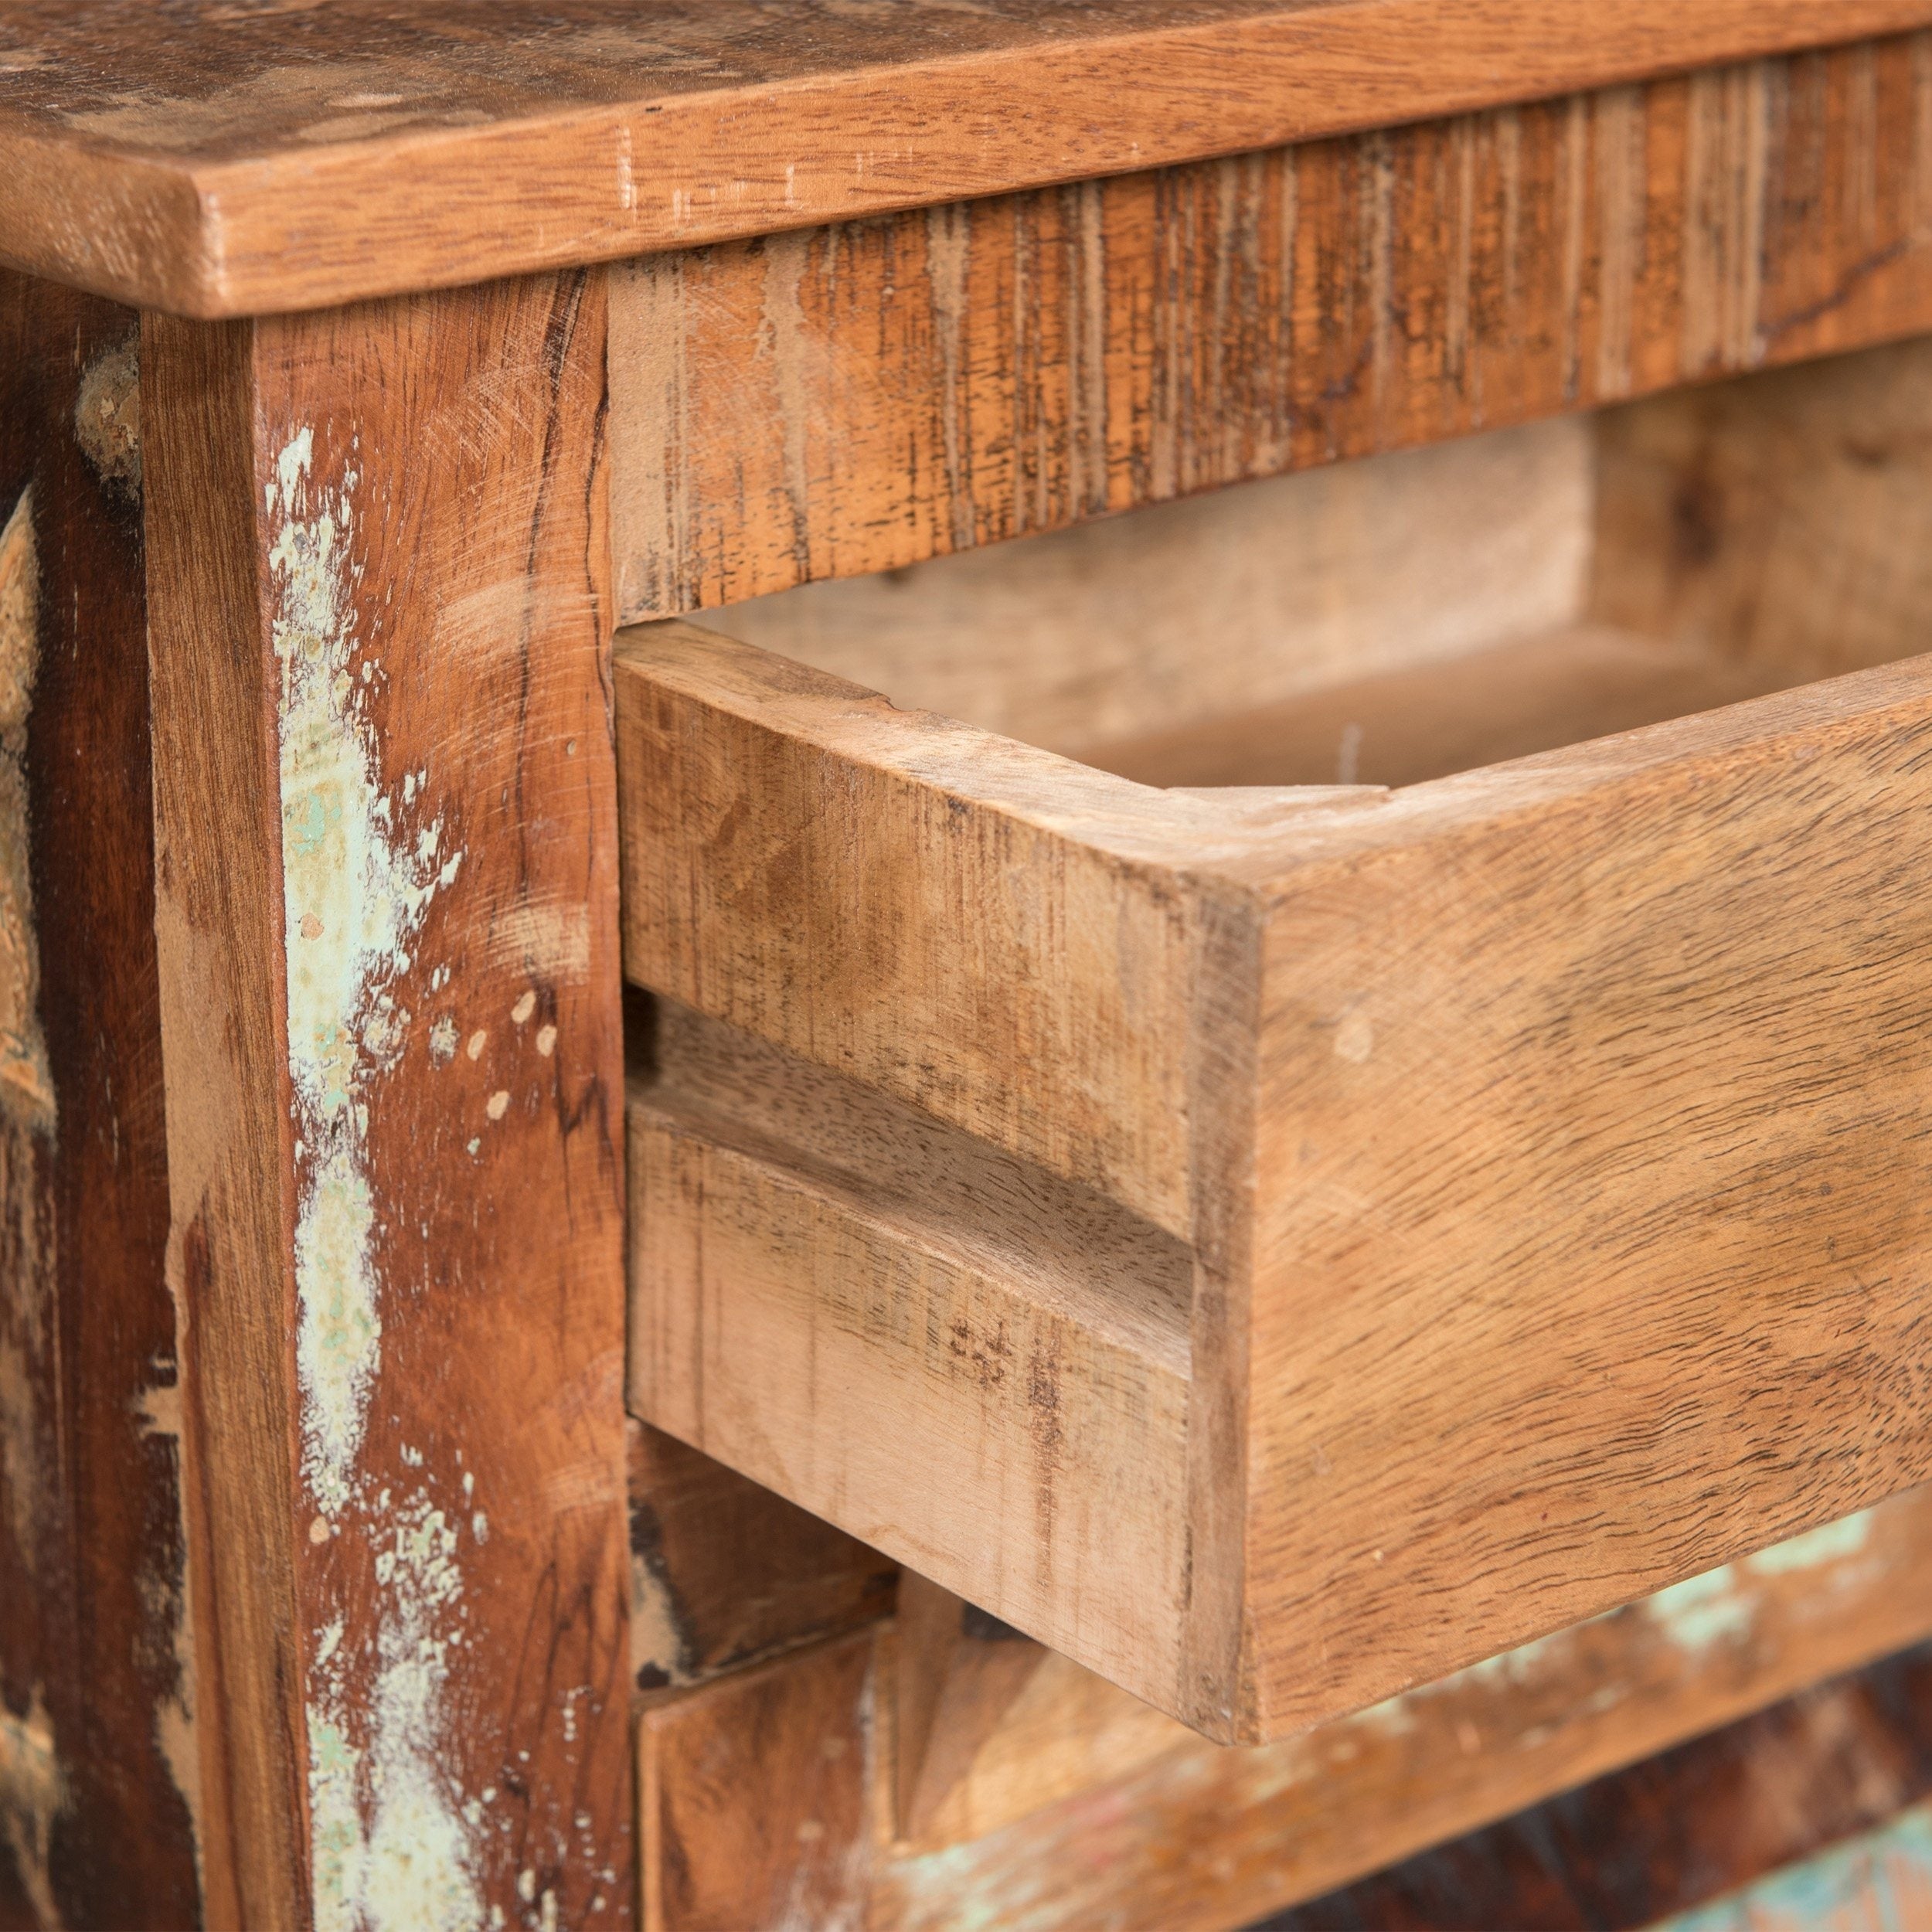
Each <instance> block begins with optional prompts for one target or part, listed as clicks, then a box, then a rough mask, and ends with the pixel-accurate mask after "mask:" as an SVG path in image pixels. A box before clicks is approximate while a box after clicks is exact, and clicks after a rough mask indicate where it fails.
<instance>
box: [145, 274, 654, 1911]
mask: <svg viewBox="0 0 1932 1932" xmlns="http://www.w3.org/2000/svg"><path fill="white" fill-rule="evenodd" d="M603 342H604V315H603V308H602V298H601V290H600V285H599V284H597V282H596V281H594V280H586V279H585V278H583V277H563V278H560V279H556V280H542V281H535V282H532V283H529V284H519V285H516V286H514V287H493V288H488V289H484V290H481V291H471V292H468V293H464V294H458V295H454V296H450V297H447V298H436V299H429V300H424V301H406V302H399V303H395V304H389V305H386V306H383V307H376V308H362V309H354V310H348V311H339V312H336V313H333V314H331V315H326V316H323V317H319V318H315V319H313V320H311V319H307V318H281V319H278V320H275V321H264V322H260V323H257V324H251V325H228V326H226V327H224V328H219V329H209V328H202V327H200V326H199V325H187V324H179V323H174V322H171V321H167V320H166V319H165V318H149V320H148V322H147V323H146V324H145V333H144V345H143V356H144V367H145V368H146V369H148V371H149V372H150V375H151V392H150V402H151V408H150V418H151V420H150V423H149V425H148V454H149V464H148V488H149V503H148V519H149V527H150V543H151V549H150V560H149V561H150V586H151V602H152V605H153V611H154V636H153V650H152V678H153V689H154V693H155V715H156V772H157V798H158V812H159V820H160V841H159V854H160V856H159V864H160V893H161V914H160V924H161V933H162V983H163V988H164V993H165V1005H164V1021H165V1032H164V1039H165V1047H166V1064H167V1070H168V1131H169V1149H170V1158H171V1163H172V1165H171V1175H170V1179H171V1182H172V1187H173V1189H174V1198H175V1233H176V1239H177V1243H178V1251H179V1256H180V1263H179V1270H180V1271H179V1284H178V1285H179V1291H180V1292H181V1293H182V1294H183V1296H184V1297H185V1301H186V1308H187V1320H188V1324H189V1336H190V1340H191V1344H192V1346H191V1350H190V1354H189V1359H188V1362H187V1365H186V1366H187V1370H188V1389H189V1412H190V1416H191V1420H192V1424H193V1428H194V1430H195V1432H196V1433H195V1434H193V1435H191V1448H192V1450H193V1451H194V1452H195V1456H196V1466H197V1468H198V1470H199V1475H198V1478H197V1488H196V1492H195V1494H196V1501H197V1504H198V1506H199V1511H200V1512H201V1522H202V1539H201V1544H200V1548H201V1552H202V1558H203V1563H202V1568H201V1569H200V1570H198V1572H197V1574H196V1605H197V1615H198V1617H199V1618H200V1619H201V1620H202V1621H201V1628H202V1637H203V1642H204V1651H203V1654H204V1655H209V1654H212V1655H213V1658H214V1662H215V1667H216V1668H217V1669H218V1671H219V1683H220V1689H221V1696H222V1699H223V1704H222V1706H221V1708H220V1709H219V1712H218V1713H213V1714H212V1715H213V1717H214V1721H213V1723H209V1724H207V1725H205V1726H204V1736H205V1738H206V1740H207V1745H206V1749H205V1750H204V1763H205V1764H206V1765H207V1766H208V1767H209V1774H210V1781H211V1782H213V1781H216V1778H217V1777H219V1778H222V1779H224V1780H225V1781H226V1783H225V1786H224V1788H225V1790H226V1794H227V1796H226V1804H227V1806H228V1815H227V1816H226V1818H225V1820H224V1821H223V1825H224V1828H225V1835H216V1833H215V1832H214V1831H213V1827H212V1826H211V1847H210V1853H209V1862H210V1866H211V1869H221V1870H224V1871H226V1872H227V1873H228V1875H229V1876H228V1880H227V1882H228V1883H229V1885H230V1886H231V1887H232V1901H231V1902H232V1906H233V1910H232V1914H231V1916H233V1917H235V1918H238V1919H240V1920H242V1921H243V1922H245V1923H247V1924H249V1925H250V1926H251V1927H253V1926H261V1927H270V1926H279V1925H283V1924H304V1923H310V1922H311V1921H312V1922H313V1923H315V1924H316V1925H317V1926H318V1927H322V1928H328V1927H346V1926H349V1925H352V1924H356V1923H362V1921H363V1920H364V1919H365V1918H367V1919H369V1920H372V1921H381V1922H392V1923H413V1924H421V1925H426V1926H450V1927H454V1926H457V1925H468V1924H471V1923H478V1922H480V1921H481V1920H484V1919H485V1917H488V1916H491V1915H492V1914H495V1913H501V1914H502V1916H503V1918H504V1919H505V1920H506V1921H507V1922H509V1923H517V1924H522V1923H530V1924H536V1923H539V1921H540V1920H548V1919H549V1918H552V1917H554V1918H555V1919H556V1920H558V1921H559V1922H561V1923H579V1922H582V1921H585V1920H588V1919H589V1918H590V1915H591V1914H592V1913H599V1914H602V1913H608V1915H609V1917H608V1922H611V1923H621V1921H622V1920H624V1917H626V1915H627V1913H628V1910H629V1909H630V1892H631V1886H630V1879H629V1869H630V1859H629V1853H628V1839H629V1829H630V1819H629V1815H628V1814H629V1806H628V1798H627V1794H626V1788H625V1787H626V1781H627V1767H628V1761H629V1753H628V1736H627V1724H628V1656H627V1651H626V1641H625V1630H624V1597H625V1578H626V1557H625V1543H624V1440H623V1433H622V1430H623V1423H622V1409H621V1372H622V1366H621V1364H622V1338H623V1302H622V1290H621V1203H622V1175H621V1151H620V1150H621V1134H622V1124H621V1083H622V1078H623V1073H622V1039H621V995H620V988H619V980H618V972H617V953H616V923H615V890H614V872H615V865H616V853H615V851H614V834H615V811H614V794H613V784H614V780H613V775H612V769H611V733H610V719H609V668H608V661H607V648H608V634H609V630H608V627H609V621H610V606H609V602H608V598H607V593H606V590H605V587H604V576H603V572H604V557H605V554H606V553H605V546H604V524H603V506H602V500H601V495H600V474H601V463H602V444H601V438H602V397H603V381H602V375H603ZM506 1365H510V1366H508V1367H506Z"/></svg>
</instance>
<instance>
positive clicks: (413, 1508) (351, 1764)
mask: <svg viewBox="0 0 1932 1932" xmlns="http://www.w3.org/2000/svg"><path fill="white" fill-rule="evenodd" d="M459 1539H460V1531H459V1529H458V1528H457V1526H456V1525H454V1524H453V1523H452V1522H451V1521H450V1520H449V1519H448V1517H447V1515H446V1514H445V1513H444V1511H443V1510H442V1509H440V1508H439V1507H437V1504H436V1502H435V1501H434V1498H433V1497H432V1496H431V1495H430V1492H429V1491H428V1489H427V1488H423V1489H420V1490H418V1491H417V1492H416V1493H415V1494H414V1495H413V1496H412V1497H410V1498H409V1499H408V1500H406V1502H402V1503H400V1504H399V1505H396V1506H395V1507H393V1509H390V1510H389V1512H388V1515H387V1518H386V1528H385V1533H384V1536H383V1541H382V1543H381V1544H380V1546H379V1549H378V1551H377V1554H376V1562H375V1574H376V1584H377V1587H378V1590H379V1593H380V1599H381V1601H382V1604H383V1617H382V1619H381V1622H380V1625H379V1631H378V1634H377V1637H376V1665H377V1668H376V1681H375V1686H374V1690H373V1693H372V1696H371V1697H370V1698H369V1703H368V1709H367V1710H366V1712H364V1711H361V1710H358V1709H356V1707H355V1699H354V1697H353V1696H352V1693H351V1689H350V1685H349V1682H348V1670H349V1665H350V1663H351V1662H352V1661H353V1660H352V1658H350V1657H349V1655H348V1654H347V1653H346V1652H345V1651H344V1650H343V1648H342V1639H343V1634H344V1633H343V1626H342V1623H341V1622H340V1621H339V1620H338V1621H335V1622H334V1623H332V1624H330V1625H328V1627H327V1628H325V1629H324V1630H323V1631H321V1632H320V1633H319V1634H318V1642H317V1645H316V1650H315V1662H314V1665H313V1666H312V1668H311V1681H312V1683H313V1684H314V1685H315V1686H316V1688H317V1690H318V1693H319V1694H316V1695H312V1696H311V1703H310V1708H309V1801H310V1806H311V1812H312V1814H313V1817H314V1820H315V1824H314V1834H315V1925H316V1932H362V1928H367V1932H467V1929H468V1928H469V1927H474V1926H475V1925H476V1924H478V1923H479V1921H480V1920H481V1916H482V1910H483V1907H482V1901H481V1896H480V1895H479V1893H478V1886H477V1880H476V1875H475V1870H474V1864H475V1859H474V1843H475V1834H476V1832H478V1830H479V1829H480V1828H481V1827H482V1825H483V1822H484V1820H483V1815H482V1813H481V1808H480V1806H479V1805H478V1801H475V1800H471V1801H470V1803H469V1804H468V1805H465V1806H464V1807H462V1808H461V1809H460V1810H459V1808H458V1804H457V1794H455V1793H454V1791H452V1790H451V1788H450V1785H449V1781H448V1778H447V1773H446V1770H445V1769H444V1760H445V1758H446V1755H447V1752H446V1742H445V1739H444V1726H443V1718H442V1706H443V1701H444V1690H445V1688H446V1686H447V1684H448V1682H449V1675H450V1654H451V1651H452V1650H454V1649H455V1648H457V1647H458V1646H459V1645H460V1644H461V1631H459V1630H458V1629H457V1627H456V1625H457V1617H456V1613H457V1611H459V1610H460V1607H461V1597H462V1594H463V1578H462V1573H461V1569H460V1567H459V1566H458V1564H457V1545H458V1542H459ZM359 1723H360V1724H362V1725H365V1726H366V1730H367V1733H368V1742H367V1743H366V1745H359V1744H358V1743H356V1742H355V1730H356V1729H357V1728H358V1726H359ZM471 1812H474V1816H471V1815H469V1814H470V1813H471ZM365 1818H366V1819H367V1823H366V1825H365Z"/></svg>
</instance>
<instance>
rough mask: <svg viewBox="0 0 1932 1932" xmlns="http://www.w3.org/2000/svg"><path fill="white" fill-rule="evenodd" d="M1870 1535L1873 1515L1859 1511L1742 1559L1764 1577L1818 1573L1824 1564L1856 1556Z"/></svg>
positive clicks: (1746, 1565) (1869, 1512)
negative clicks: (1803, 1571)
mask: <svg viewBox="0 0 1932 1932" xmlns="http://www.w3.org/2000/svg"><path fill="white" fill-rule="evenodd" d="M1871 1535H1872V1512H1871V1511H1870V1510H1869V1509H1861V1510H1859V1512H1857V1513H1856V1514H1855V1515H1850V1516H1842V1517H1840V1518H1839V1519H1838V1521H1837V1522H1828V1523H1821V1524H1820V1525H1819V1526H1818V1528H1817V1529H1808V1530H1807V1531H1805V1532H1804V1535H1803V1536H1793V1537H1791V1539H1789V1540H1788V1541H1787V1542H1784V1543H1774V1544H1773V1545H1772V1546H1770V1549H1760V1551H1759V1552H1758V1553H1757V1555H1756V1556H1749V1557H1747V1558H1746V1559H1745V1567H1746V1568H1747V1569H1748V1570H1756V1571H1757V1573H1758V1574H1759V1575H1760V1576H1764V1577H1781V1576H1785V1575H1787V1574H1789V1573H1791V1571H1793V1570H1818V1569H1821V1568H1823V1566H1825V1564H1827V1563H1842V1562H1844V1561H1845V1560H1846V1559H1847V1558H1848V1557H1851V1556H1856V1555H1857V1554H1858V1553H1859V1551H1860V1550H1861V1549H1863V1548H1864V1547H1865V1546H1866V1543H1868V1542H1869V1541H1870V1539H1871Z"/></svg>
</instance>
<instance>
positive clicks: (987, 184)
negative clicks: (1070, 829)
mask: <svg viewBox="0 0 1932 1932" xmlns="http://www.w3.org/2000/svg"><path fill="white" fill-rule="evenodd" d="M1929 18H1932V16H1929V15H1928V9H1927V6H1926V5H1925V4H1924V0H1832V5H1831V6H1830V7H1829V8H1828V9H1825V8H1821V7H1820V6H1818V5H1816V4H1815V0H1696V4H1695V5H1690V6H1681V5H1680V6H1668V5H1665V4H1663V3H1662V0H1627V4H1625V5H1623V6H1621V7H1620V8H1618V9H1615V10H1614V12H1604V11H1603V10H1601V9H1598V10H1595V11H1593V12H1591V13H1590V14H1589V15H1587V17H1586V16H1584V15H1580V14H1579V12H1577V9H1575V7H1573V6H1572V5H1568V4H1566V0H1481V3H1480V4H1477V5H1470V4H1467V3H1466V0H1461V3H1458V0H1398V3H1396V4H1391V0H1327V3H1326V4H1323V5H1310V4H1308V3H1307V0H1299V3H1298V0H1272V4H1270V3H1269V0H1184V4H1179V5H1177V4H1175V0H1105V4H1101V5H1084V6H1081V7H1080V8H1077V9H1070V8H1061V7H1055V6H1052V5H1043V4H1041V0H988V4H985V5H974V6H972V7H971V8H960V7H957V6H953V5H946V4H944V0H887V3H886V4H885V5H880V6H876V7H868V8H866V9H862V10H861V11H859V12H849V11H845V12H842V11H841V10H839V9H827V8H824V7H820V6H815V5H811V4H809V0H780V3H779V4H772V3H771V0H726V4H723V5H699V4H696V0H647V3H646V4H638V0H568V4H565V5H556V4H550V5H539V4H537V0H513V4H509V5H495V6H493V7H492V8H491V9H490V10H489V13H488V17H487V21H486V22H479V21H478V19H477V18H476V17H475V16H474V13H473V12H471V10H469V9H465V8H464V7H463V6H461V5H460V4H457V3H456V0H351V3H350V4H347V5H335V6H332V7H329V8H328V9H308V8H298V9H293V10H291V9H272V10H270V11H267V12H262V11H260V10H258V9H236V8H235V7H233V6H229V5H222V4H219V0H188V4H185V5H175V6H172V7H170V8H169V9H168V11H167V12H166V13H165V15H157V14H156V13H155V11H154V10H153V9H151V7H149V6H148V5H145V4H142V0H88V3H87V4H86V5H81V6H79V7H71V6H60V5H55V4H53V0H8V4H7V5H6V6H5V9H4V10H3V11H0V73H4V74H5V79H6V82H7V87H6V92H5V97H4V102H3V104H0V162H4V164H5V165H4V168H3V169H0V179H4V180H5V183H6V187H5V191H4V192H0V255H4V256H5V257H6V258H7V259H9V260H12V261H13V262H15V263H16V264H19V265H20V266H22V267H26V268H29V269H30V270H32V271H33V272H35V273H37V274H44V275H48V276H52V277H56V279H61V280H65V281H73V282H78V283H80V284H83V285H85V286H87V287H94V288H96V289H98V290H100V291H102V292H104V293H107V294H114V295H116V296H117V297H120V298H122V299H124V300H127V301H137V302H139V303H141V304H143V305H148V306H155V307H159V308H172V309H175V310H178V311H182V312H184V313H192V314H196V315H235V314H240V313H246V312H250V311H262V310H284V309H289V308H300V307H319V306H324V305H326V304H332V303H338V302H342V301H349V300H351V299H353V298H357V297H362V296H368V295H374V294H389V293H398V292H401V291H405V290H408V289H411V288H421V287H433V286H441V285H445V284H454V283H461V282H471V281H478V280H480V279H481V278H483V277H488V276H500V275H509V274H519V273H522V272H526V271H529V270H538V269H546V268H556V267H565V266H568V265H572V264H580V263H583V262H587V261H593V260H609V259H613V258H615V257H621V256H624V255H634V254H639V253H644V252H645V251H646V250H655V249H665V248H671V247H681V246H685V245H689V244H692V243H703V242H709V241H715V240H720V239H723V238H725V237H728V236H747V235H756V234H761V233H768V232H770V231H772V230H778V229H787V228H797V227H800V226H804V225H806V224H808V223H814V222H821V221H826V220H832V219H843V218H845V217H849V216H864V215H871V214H876V213H883V212H884V211H886V210H889V209H902V208H906V207H911V206H921V205H925V204H929V203H934V202H947V201H951V200H954V199H958V198H960V197H962V196H971V195H984V194H991V193H995V192H1000V191H1002V190H1005V189H1013V188H1020V187H1030V186H1034V185H1039V184H1043V183H1046V182H1063V181H1070V180H1077V179H1082V178H1084V177H1088V176H1093V175H1107V174H1114V173H1118V172H1121V171H1122V170H1124V169H1126V168H1145V167H1149V166H1157V165H1163V164H1166V163H1170V162H1185V161H1192V160H1194V159H1196V158H1200V157H1202V156H1204V155H1215V154H1226V153H1231V152H1233V151H1237V150H1239V149H1242V148H1260V147H1265V146H1267V145H1271V144H1274V143H1276V142H1280V141H1291V140H1300V139H1306V138H1310V137H1312V136H1316V135H1321V134H1332V133H1335V132H1338V131H1343V130H1347V129H1352V128H1361V127H1364V126H1376V127H1381V126H1389V125H1394V124H1400V123H1403V122H1407V121H1416V120H1418V119H1420V118H1423V117H1426V116H1429V115H1439V114H1447V113H1452V112H1455V111H1461V110H1465V109H1470V108H1476V107H1490V106H1493V105H1495V104H1498V103H1500V102H1504V101H1518V100H1528V99H1532V98H1536V97H1541V96H1546V95H1550V94H1561V93H1564V92H1567V91H1570V90H1575V89H1578V88H1583V87H1595V86H1600V85H1603V84H1605V83H1612V82H1624V81H1629V80H1637V79H1641V78H1644V77H1649V76H1651V75H1655V74H1657V73H1668V72H1679V71H1682V70H1685V69H1688V68H1691V67H1694V66H1704V65H1708V64H1710V63H1716V62H1720V61H1733V60H1742V59H1746V58H1750V57H1753V56H1760V55H1764V54H1770V53H1779V52H1783V51H1787V50H1789V49H1793V48H1798V47H1807V46H1815V45H1817V44H1818V43H1821V42H1823V41H1828V40H1835V39H1854V38H1857V37H1859V36H1872V35H1879V34H1886V33H1892V32H1900V31H1903V30H1905V29H1913V28H1917V27H1922V26H1925V25H1927V22H1928V19H1929Z"/></svg>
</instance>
